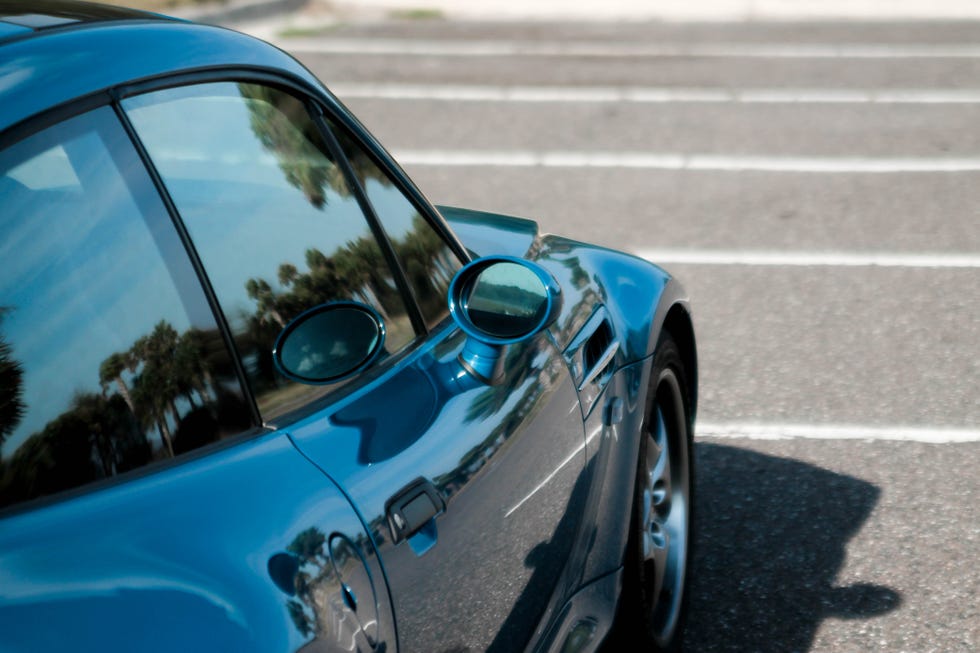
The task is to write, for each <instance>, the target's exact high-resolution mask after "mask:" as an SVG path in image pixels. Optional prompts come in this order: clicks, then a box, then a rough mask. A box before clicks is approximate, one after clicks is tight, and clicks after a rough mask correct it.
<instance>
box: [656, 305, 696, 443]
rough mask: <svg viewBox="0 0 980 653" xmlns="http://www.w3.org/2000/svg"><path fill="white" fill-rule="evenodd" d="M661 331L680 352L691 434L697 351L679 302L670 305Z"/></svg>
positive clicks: (688, 316) (691, 327) (690, 325)
mask: <svg viewBox="0 0 980 653" xmlns="http://www.w3.org/2000/svg"><path fill="white" fill-rule="evenodd" d="M663 330H664V331H667V332H669V333H670V335H671V336H672V337H673V339H674V342H675V343H676V344H677V347H678V348H679V349H680V351H681V360H682V361H683V363H684V378H685V380H686V382H687V388H686V390H687V399H688V401H689V402H690V406H689V409H690V410H689V415H688V417H689V419H690V424H689V428H690V429H691V432H692V433H693V429H694V421H695V417H696V415H697V409H698V351H697V342H696V340H695V337H694V323H693V321H692V319H691V313H690V311H689V310H688V308H687V306H685V305H684V304H683V303H680V302H678V303H676V304H674V305H672V306H671V307H670V308H669V309H668V310H667V316H666V317H665V318H664V323H663Z"/></svg>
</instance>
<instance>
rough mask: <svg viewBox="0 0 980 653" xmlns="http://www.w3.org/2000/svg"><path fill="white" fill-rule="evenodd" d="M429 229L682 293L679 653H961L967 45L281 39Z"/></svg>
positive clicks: (977, 107) (622, 31)
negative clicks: (477, 212)
mask: <svg viewBox="0 0 980 653" xmlns="http://www.w3.org/2000/svg"><path fill="white" fill-rule="evenodd" d="M280 43H281V44H282V45H283V47H285V48H286V49H288V50H290V51H292V52H293V53H294V54H296V55H298V56H299V57H300V58H301V59H302V60H303V61H304V62H305V63H306V64H307V65H309V66H310V67H311V68H312V69H313V71H314V72H315V73H316V74H317V75H318V76H320V78H321V79H323V80H324V81H325V82H326V83H327V84H328V86H331V87H332V88H333V89H334V90H335V91H336V92H337V94H338V95H339V96H340V97H341V99H343V100H344V101H345V102H346V103H347V104H348V105H349V106H350V107H351V108H352V109H353V110H354V112H355V113H356V114H357V115H358V116H359V117H360V118H361V119H362V120H363V121H364V122H365V124H366V125H367V126H368V127H369V128H370V129H371V130H372V131H374V132H375V133H376V134H377V135H378V136H379V138H380V139H381V141H382V142H383V143H385V144H386V145H387V146H388V147H389V148H390V149H391V150H392V151H393V152H394V154H395V155H396V157H397V158H399V160H401V161H402V163H403V164H404V165H405V167H406V169H407V170H408V171H409V173H410V174H411V175H412V176H413V177H414V179H415V180H416V181H417V182H418V184H419V185H420V186H421V188H422V189H423V191H424V192H425V193H426V194H427V195H428V196H429V197H430V199H432V200H433V201H434V202H436V203H439V204H450V205H460V206H466V207H472V208H481V209H486V210H491V211H497V212H502V213H508V214H513V215H520V216H528V217H533V218H535V219H537V220H538V221H539V222H540V224H541V226H542V228H543V229H544V230H546V231H550V232H555V233H561V234H564V235H568V236H571V237H575V238H579V239H582V240H589V241H594V242H598V243H602V244H606V245H610V246H613V247H617V248H621V249H625V250H628V251H632V252H635V253H637V254H639V255H641V256H647V257H649V258H651V259H653V260H655V261H658V262H661V263H663V265H664V266H665V267H666V268H667V269H669V270H670V271H671V272H673V273H675V274H676V275H677V276H678V277H679V278H680V279H682V281H683V283H684V284H685V286H686V288H687V289H688V291H689V292H690V294H691V296H692V300H693V305H694V309H695V311H696V315H695V319H696V327H697V330H698V335H699V339H700V353H701V365H702V386H701V387H702V402H701V413H700V416H699V435H698V445H697V465H698V469H697V473H698V487H697V492H698V500H699V512H698V515H697V527H698V549H697V552H696V556H695V558H694V563H693V570H692V572H693V585H692V588H691V589H692V604H691V605H692V613H691V618H690V623H689V629H688V637H687V646H688V649H689V650H691V651H917V652H919V651H941V652H957V651H962V652H972V651H976V650H978V649H980V599H978V596H980V509H978V505H980V473H978V469H980V442H978V440H980V209H978V207H980V129H978V127H980V25H978V24H977V23H958V24H945V23H938V22H932V23H920V24H913V23H903V24H886V23H876V24H855V23H850V24H843V23H842V24H831V23H805V24H794V23H788V22H787V23H768V24H765V23H760V24H715V25H708V24H702V25H697V24H666V23H660V24H657V23H647V24H644V23H635V24H622V25H614V24H577V25H576V24H550V23H528V24H520V23H512V24H498V25H494V24H486V23H483V24H466V23H453V22H450V21H441V20H429V21H401V22H398V21H394V22H385V23H376V24H370V25H352V26H341V27H337V28H334V29H332V30H330V31H329V32H327V33H325V34H323V35H320V36H307V37H303V38H293V39H282V40H281V41H280Z"/></svg>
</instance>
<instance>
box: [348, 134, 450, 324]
mask: <svg viewBox="0 0 980 653" xmlns="http://www.w3.org/2000/svg"><path fill="white" fill-rule="evenodd" d="M334 132H335V133H336V134H337V136H338V140H339V141H340V144H341V147H342V148H343V150H344V154H345V155H346V156H347V158H348V159H349V160H350V162H351V165H352V167H353V168H354V172H355V174H356V175H357V177H358V179H359V180H360V182H361V184H362V185H363V187H364V190H365V192H366V193H367V196H368V200H369V201H370V202H371V205H372V206H373V207H374V210H375V212H376V213H377V215H378V219H379V220H380V221H381V225H382V226H383V227H384V230H385V232H386V233H387V234H388V238H389V239H390V240H391V244H392V246H393V247H394V248H395V253H396V255H397V256H398V259H399V261H400V263H401V266H402V269H403V270H405V275H406V276H407V277H408V283H409V285H410V286H411V288H412V291H413V292H414V293H415V297H416V300H417V301H418V303H419V308H420V309H421V310H422V315H423V316H424V318H425V322H426V325H427V326H429V327H430V328H431V327H433V326H435V325H436V324H438V323H439V322H441V321H442V320H443V319H445V318H446V317H447V316H448V315H449V307H448V297H447V295H448V291H449V282H450V281H452V278H453V275H454V274H456V271H457V270H458V269H459V268H460V267H461V263H460V261H459V259H458V258H457V257H456V255H455V254H454V253H453V251H452V249H450V247H449V245H448V244H447V243H446V241H444V240H443V239H442V236H440V235H439V233H438V232H437V231H436V230H435V229H433V228H432V225H430V224H429V223H428V222H427V221H426V219H425V218H423V217H422V214H421V212H420V211H419V210H418V209H417V208H416V206H415V204H413V203H412V202H411V200H409V199H408V198H407V197H406V196H405V195H404V193H402V191H401V189H400V188H399V187H398V186H397V185H396V184H395V183H394V182H393V181H392V180H391V179H390V178H389V177H388V175H386V174H385V173H384V172H383V171H382V170H381V168H379V167H378V165H377V164H376V163H375V162H374V161H373V160H372V159H371V157H369V156H368V154H367V152H365V151H364V149H363V148H361V147H360V146H359V145H358V144H357V143H356V142H355V141H354V140H353V139H352V138H351V137H350V136H348V135H347V134H346V133H345V132H343V131H342V130H339V129H337V128H334Z"/></svg>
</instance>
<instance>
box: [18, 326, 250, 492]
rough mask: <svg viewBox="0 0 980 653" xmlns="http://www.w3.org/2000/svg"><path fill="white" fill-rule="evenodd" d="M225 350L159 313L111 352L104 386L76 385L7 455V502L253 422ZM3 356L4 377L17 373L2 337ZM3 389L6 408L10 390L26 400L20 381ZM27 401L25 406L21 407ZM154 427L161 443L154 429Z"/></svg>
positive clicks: (101, 371)
mask: <svg viewBox="0 0 980 653" xmlns="http://www.w3.org/2000/svg"><path fill="white" fill-rule="evenodd" d="M224 351H225V348H224V342H223V341H222V339H221V336H220V335H219V334H218V333H216V332H207V331H203V330H201V329H194V328H191V329H188V330H187V331H185V332H184V333H182V334H181V333H178V332H177V330H176V329H174V327H173V326H172V325H170V324H169V323H168V322H166V321H165V320H161V321H160V322H158V323H157V324H156V326H154V328H153V331H151V332H150V333H149V334H147V335H145V336H143V337H141V338H138V339H137V340H136V342H134V343H133V345H132V346H131V347H130V348H129V349H127V350H126V351H121V352H115V353H112V354H110V355H109V356H107V357H106V358H105V359H104V360H103V361H102V363H101V364H100V365H99V367H98V370H97V376H98V383H99V386H100V387H101V389H102V392H101V393H98V392H88V391H84V390H79V391H77V392H76V394H75V396H74V397H73V398H72V400H71V403H70V404H69V406H68V408H67V410H65V411H63V412H62V413H60V414H59V415H57V416H55V417H54V418H53V419H51V420H50V421H49V422H48V423H47V424H46V425H45V426H44V428H43V429H41V430H40V431H38V432H36V433H34V434H32V435H30V436H29V437H27V438H26V439H25V440H24V442H23V443H21V444H20V446H19V447H18V448H17V449H16V451H15V452H14V453H13V455H12V456H10V458H9V460H6V461H3V463H4V464H3V467H2V469H0V506H3V505H9V504H13V503H17V502H20V501H25V500H28V499H31V498H35V497H39V496H43V495H47V494H52V493H55V492H59V491H62V490H67V489H70V488H73V487H77V486H80V485H84V484H86V483H89V482H92V481H96V480H99V479H102V478H107V477H110V476H113V475H115V474H119V473H122V472H125V471H129V470H131V469H135V468H138V467H141V466H143V465H146V464H148V463H150V462H152V461H153V460H158V459H164V458H169V457H172V456H173V455H175V454H179V453H182V452H185V451H189V450H191V449H194V448H197V447H199V446H203V445H205V444H208V443H209V442H214V441H217V440H219V439H221V438H223V437H227V436H229V435H232V434H235V433H238V432H241V431H243V430H245V429H247V428H249V426H250V425H251V417H250V414H249V412H248V410H247V406H246V405H245V403H244V401H243V400H242V398H241V396H240V395H239V394H238V391H237V383H236V382H234V381H232V382H231V383H229V382H228V379H229V377H230V373H229V372H228V371H227V370H226V369H225V368H227V364H228V360H227V355H226V354H224V353H223V352H224ZM216 352H222V353H221V354H218V353H216ZM0 354H2V356H0V369H3V370H5V373H4V374H3V381H4V383H5V385H6V384H7V382H8V381H12V380H14V378H15V376H16V374H15V372H14V371H9V372H7V371H6V370H7V368H11V369H13V368H14V367H16V366H17V363H16V362H15V361H13V360H12V359H11V358H10V346H9V345H8V344H7V343H5V342H3V347H2V348H0ZM218 370H225V371H223V372H222V373H220V374H219V373H218ZM93 376H95V375H93ZM93 380H94V379H93ZM2 396H3V397H4V398H5V399H4V409H5V410H7V409H6V406H7V403H9V401H10V399H9V397H14V401H18V402H19V401H20V399H19V394H18V393H17V392H16V389H15V391H14V392H10V390H9V389H8V388H6V387H4V388H3V395H2ZM25 409H26V407H24V406H23V405H20V407H19V410H20V412H21V413H23V412H24V410H25ZM8 412H10V413H11V414H14V411H13V410H10V411H8ZM15 425H16V424H15V423H13V422H10V421H9V420H8V422H7V423H6V427H7V428H10V429H12V428H13V427H14V426H15ZM154 430H155V431H156V433H157V436H158V438H156V440H157V441H156V443H154V442H153V441H152V440H151V438H150V437H148V433H149V432H152V431H154Z"/></svg>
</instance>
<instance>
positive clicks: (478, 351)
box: [449, 256, 561, 383]
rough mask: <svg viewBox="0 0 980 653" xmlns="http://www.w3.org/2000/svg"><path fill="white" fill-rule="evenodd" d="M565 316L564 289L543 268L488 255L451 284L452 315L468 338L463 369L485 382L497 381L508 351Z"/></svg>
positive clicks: (455, 278)
mask: <svg viewBox="0 0 980 653" xmlns="http://www.w3.org/2000/svg"><path fill="white" fill-rule="evenodd" d="M560 311H561V287H560V286H559V285H558V282H557V281H555V278H554V277H553V276H552V275H551V273H550V272H548V271H547V270H545V269H544V268H542V267H541V266H539V265H536V264H534V263H530V262H529V261H525V260H523V259H519V258H514V257H510V256H488V257H486V258H481V259H477V260H475V261H473V262H471V263H470V264H469V265H466V266H465V267H463V269H461V270H460V271H459V272H457V273H456V276H455V277H454V278H453V281H452V283H451V284H450V285H449V312H450V313H451V314H452V316H453V319H454V320H456V323H457V324H458V325H459V328H460V329H462V330H463V332H465V333H466V335H467V336H469V338H468V339H467V341H466V345H465V347H464V348H463V352H462V354H460V358H459V362H460V363H461V364H462V365H463V367H464V368H465V369H466V370H467V371H468V372H470V373H471V374H473V375H474V376H476V377H477V378H479V379H480V380H482V381H484V382H488V383H489V382H493V381H494V380H495V379H496V377H497V376H498V372H499V370H498V362H499V360H500V355H501V352H502V351H503V348H504V346H506V345H509V344H513V343H517V342H521V341H523V340H527V339H528V338H531V337H532V336H534V335H535V334H537V333H539V332H541V331H542V330H544V329H546V328H547V327H548V326H550V325H551V324H552V323H553V322H554V321H555V319H556V318H557V317H558V313H559V312H560Z"/></svg>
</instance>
